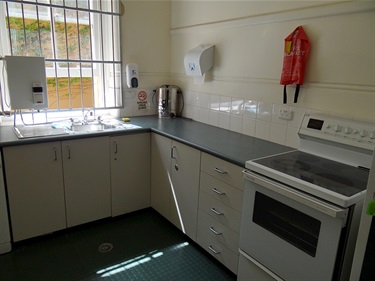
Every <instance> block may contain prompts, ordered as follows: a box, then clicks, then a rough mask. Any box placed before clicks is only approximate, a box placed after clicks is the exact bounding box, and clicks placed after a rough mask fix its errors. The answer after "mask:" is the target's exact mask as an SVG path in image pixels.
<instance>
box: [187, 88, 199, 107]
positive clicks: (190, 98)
mask: <svg viewBox="0 0 375 281" xmlns="http://www.w3.org/2000/svg"><path fill="white" fill-rule="evenodd" d="M198 94H199V93H197V92H191V91H187V92H184V93H183V95H184V104H185V105H193V106H197V100H198Z"/></svg>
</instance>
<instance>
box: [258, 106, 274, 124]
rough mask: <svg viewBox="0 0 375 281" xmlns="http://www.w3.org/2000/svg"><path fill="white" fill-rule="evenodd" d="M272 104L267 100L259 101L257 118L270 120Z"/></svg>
mask: <svg viewBox="0 0 375 281" xmlns="http://www.w3.org/2000/svg"><path fill="white" fill-rule="evenodd" d="M272 108H273V104H272V103H269V102H259V103H258V111H257V119H258V120H263V121H271V119H272Z"/></svg>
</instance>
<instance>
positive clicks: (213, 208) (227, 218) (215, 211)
mask: <svg viewBox="0 0 375 281" xmlns="http://www.w3.org/2000/svg"><path fill="white" fill-rule="evenodd" d="M199 209H201V210H203V211H205V212H206V213H207V214H208V215H209V216H211V217H212V218H214V219H216V220H218V221H219V222H221V223H222V224H224V225H225V226H227V227H229V228H231V229H232V230H234V232H236V233H239V232H240V224H241V213H240V212H238V211H236V210H234V209H232V208H230V207H228V206H227V205H225V204H223V203H221V202H220V201H218V200H216V199H215V198H213V197H211V196H209V195H207V194H206V193H204V192H202V191H200V193H199Z"/></svg>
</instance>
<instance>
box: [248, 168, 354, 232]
mask: <svg viewBox="0 0 375 281" xmlns="http://www.w3.org/2000/svg"><path fill="white" fill-rule="evenodd" d="M243 177H244V178H245V179H246V180H249V181H252V182H254V183H256V184H258V185H260V186H262V187H264V188H267V189H269V190H272V191H273V192H276V193H278V194H281V195H284V196H285V197H288V198H290V199H292V200H295V201H297V202H299V203H301V204H303V205H306V206H308V207H311V208H313V209H315V210H318V211H320V212H322V213H325V214H327V215H329V216H331V217H333V218H339V219H342V221H343V226H345V224H346V220H347V217H348V210H347V209H343V208H340V207H338V206H335V205H331V204H328V203H326V202H324V201H322V200H319V199H318V198H316V197H313V196H311V195H309V194H307V193H303V192H300V191H298V190H297V189H294V188H291V187H289V186H287V185H283V184H280V183H278V182H275V181H272V180H270V179H268V178H265V177H262V176H261V175H259V174H256V173H253V172H251V171H249V170H244V171H243Z"/></svg>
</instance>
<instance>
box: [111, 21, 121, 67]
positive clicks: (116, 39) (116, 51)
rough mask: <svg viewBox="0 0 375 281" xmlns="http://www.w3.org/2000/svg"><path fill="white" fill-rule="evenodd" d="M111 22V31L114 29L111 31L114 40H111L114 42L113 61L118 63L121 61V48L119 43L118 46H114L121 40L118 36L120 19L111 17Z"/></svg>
mask: <svg viewBox="0 0 375 281" xmlns="http://www.w3.org/2000/svg"><path fill="white" fill-rule="evenodd" d="M113 20H114V22H113V29H114V31H113V35H114V38H113V40H114V43H115V45H114V54H113V55H114V58H113V59H114V60H115V61H120V60H121V48H120V46H121V43H120V44H116V42H120V40H121V36H120V24H121V23H120V17H117V16H114V17H113Z"/></svg>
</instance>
